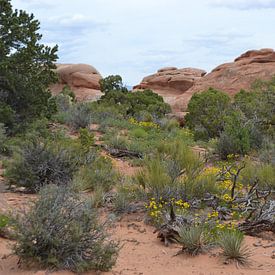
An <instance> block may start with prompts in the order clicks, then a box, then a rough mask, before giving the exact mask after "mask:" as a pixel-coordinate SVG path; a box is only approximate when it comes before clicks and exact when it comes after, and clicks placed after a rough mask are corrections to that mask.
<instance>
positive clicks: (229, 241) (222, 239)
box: [218, 230, 251, 265]
mask: <svg viewBox="0 0 275 275" xmlns="http://www.w3.org/2000/svg"><path fill="white" fill-rule="evenodd" d="M218 243H219V246H220V247H221V248H222V256H223V257H224V258H225V260H233V261H236V262H237V263H239V264H242V265H244V264H247V263H248V259H249V257H250V256H251V251H250V250H249V248H248V247H247V246H245V245H244V234H243V233H242V232H240V231H238V230H225V231H221V232H220V234H219V237H218Z"/></svg>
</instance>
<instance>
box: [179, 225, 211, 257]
mask: <svg viewBox="0 0 275 275" xmlns="http://www.w3.org/2000/svg"><path fill="white" fill-rule="evenodd" d="M178 242H179V243H181V244H182V245H183V248H182V250H183V251H184V252H186V253H188V254H190V255H192V256H195V255H198V254H199V253H202V252H204V250H205V249H206V248H207V247H209V245H210V237H209V233H208V231H207V229H206V228H204V227H203V226H190V227H182V228H180V230H179V238H178Z"/></svg>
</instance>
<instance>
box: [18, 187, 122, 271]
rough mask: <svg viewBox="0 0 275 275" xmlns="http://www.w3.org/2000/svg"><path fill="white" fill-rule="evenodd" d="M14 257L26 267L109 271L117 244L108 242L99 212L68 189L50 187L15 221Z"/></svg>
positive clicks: (43, 189) (45, 188)
mask: <svg viewBox="0 0 275 275" xmlns="http://www.w3.org/2000/svg"><path fill="white" fill-rule="evenodd" d="M14 226H15V231H16V239H17V243H16V245H15V247H14V251H15V254H16V255H18V256H19V257H20V259H21V260H22V261H24V262H26V263H29V262H33V261H35V262H37V263H38V264H39V265H41V266H42V267H46V268H52V269H68V270H71V271H74V272H84V271H86V270H90V269H94V270H103V271H107V270H109V269H110V268H111V267H112V266H113V265H114V263H115V260H116V257H117V253H118V244H117V243H115V242H114V241H110V240H109V239H108V234H107V233H106V232H107V231H106V226H105V225H104V224H100V223H99V222H98V220H97V214H96V210H95V209H93V208H92V207H91V205H90V204H89V203H88V202H86V201H84V200H83V199H82V198H81V197H80V196H79V195H78V194H77V193H75V192H74V191H73V190H72V189H71V188H69V187H64V186H63V187H57V186H54V185H49V186H46V187H44V188H42V189H41V191H40V197H39V199H38V200H37V201H36V202H35V203H34V205H33V206H32V208H31V209H30V210H29V211H28V212H27V213H25V214H23V215H20V216H18V217H17V219H16V220H15V221H14Z"/></svg>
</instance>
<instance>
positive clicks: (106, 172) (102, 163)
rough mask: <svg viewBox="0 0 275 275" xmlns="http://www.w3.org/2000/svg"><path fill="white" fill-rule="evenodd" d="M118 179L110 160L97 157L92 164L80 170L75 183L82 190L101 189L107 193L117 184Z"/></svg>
mask: <svg viewBox="0 0 275 275" xmlns="http://www.w3.org/2000/svg"><path fill="white" fill-rule="evenodd" d="M118 178H119V177H118V174H117V173H116V171H115V170H114V169H113V166H112V162H111V161H110V160H109V159H107V158H104V157H96V158H95V159H94V160H93V161H91V163H90V164H88V165H86V166H83V167H81V168H80V169H79V171H78V172H77V174H76V176H75V178H74V182H75V184H76V185H77V186H78V188H80V189H81V190H87V189H88V190H92V191H95V190H97V189H100V190H102V191H104V192H107V191H109V190H111V188H112V187H113V186H114V185H115V184H116V182H117V181H118Z"/></svg>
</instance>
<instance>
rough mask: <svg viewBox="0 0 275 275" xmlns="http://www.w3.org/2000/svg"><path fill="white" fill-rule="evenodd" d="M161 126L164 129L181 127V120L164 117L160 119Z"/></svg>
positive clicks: (169, 129)
mask: <svg viewBox="0 0 275 275" xmlns="http://www.w3.org/2000/svg"><path fill="white" fill-rule="evenodd" d="M160 126H161V128H162V129H164V130H165V131H169V132H170V131H173V130H174V129H177V128H179V122H178V121H177V120H176V119H174V118H173V119H168V118H163V119H162V120H161V121H160Z"/></svg>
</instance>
